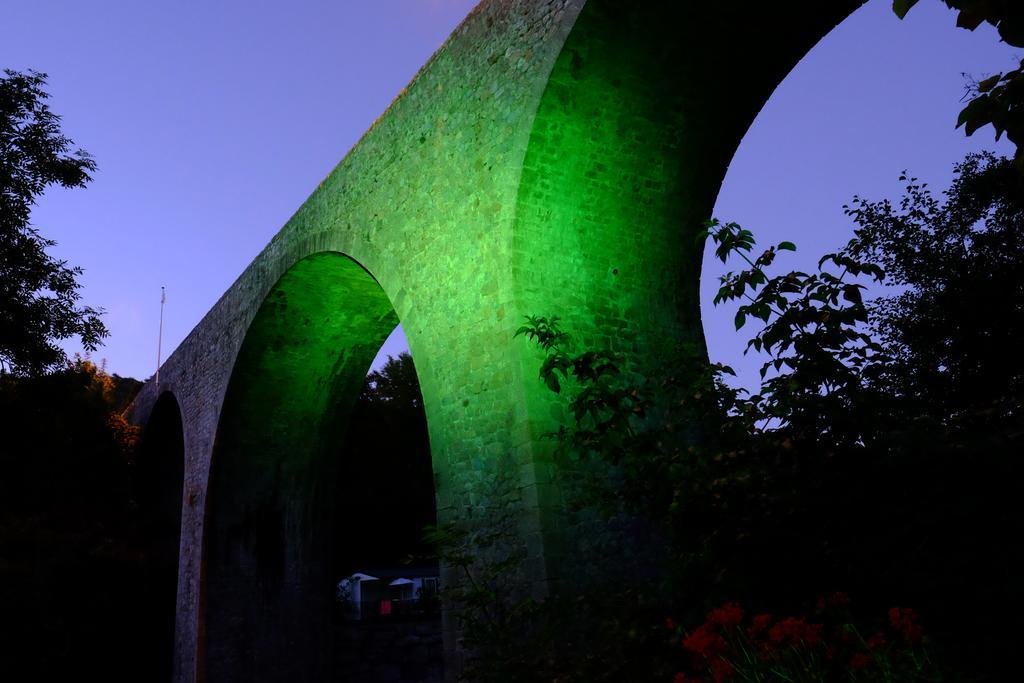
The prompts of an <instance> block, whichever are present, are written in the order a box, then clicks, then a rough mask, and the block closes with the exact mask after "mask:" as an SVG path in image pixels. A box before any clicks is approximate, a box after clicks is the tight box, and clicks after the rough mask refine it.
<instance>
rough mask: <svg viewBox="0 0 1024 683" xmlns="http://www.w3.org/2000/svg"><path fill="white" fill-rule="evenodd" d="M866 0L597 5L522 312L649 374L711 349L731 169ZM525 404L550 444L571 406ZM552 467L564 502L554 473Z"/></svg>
mask: <svg viewBox="0 0 1024 683" xmlns="http://www.w3.org/2000/svg"><path fill="white" fill-rule="evenodd" d="M862 2H863V0H837V1H836V2H831V3H820V2H814V1H813V0H801V1H798V2H793V3H783V4H782V5H780V4H779V3H743V2H723V3H702V2H656V1H653V0H646V1H643V2H630V3H625V2H617V1H616V0H587V2H586V3H585V4H584V5H583V6H582V8H581V9H580V11H579V14H578V16H577V17H576V18H575V21H574V22H573V23H572V26H571V30H570V31H569V33H568V35H567V37H566V39H565V42H564V44H563V45H562V46H561V49H560V51H559V53H558V56H557V58H556V59H555V60H554V62H553V65H552V67H551V72H550V75H549V76H548V78H547V80H546V83H545V86H544V90H543V94H542V95H541V97H540V99H539V101H538V104H537V110H536V114H535V117H534V120H533V122H532V126H531V130H530V136H529V142H528V146H527V148H526V153H525V157H524V160H523V166H522V174H521V177H520V180H519V184H518V187H517V199H516V213H515V217H514V221H513V225H512V243H513V247H512V263H511V266H512V269H513V283H514V285H513V286H514V298H515V303H516V308H517V310H518V311H519V312H520V313H522V314H527V315H529V314H532V315H548V316H550V315H557V316H560V317H561V318H562V323H563V327H564V328H565V329H566V330H567V331H569V332H570V333H571V334H572V335H573V336H574V337H575V339H576V340H577V341H578V342H579V343H580V344H581V346H583V347H586V348H605V349H610V350H612V351H615V352H623V353H625V354H626V357H627V358H628V359H633V367H632V368H631V369H633V370H635V371H638V372H644V371H651V370H652V369H654V368H657V367H658V364H659V363H660V362H662V361H664V360H667V359H669V358H672V357H673V354H676V353H677V352H678V350H679V348H678V345H679V344H680V343H682V344H686V345H690V346H691V347H693V348H694V349H695V350H696V351H697V355H698V357H699V356H701V355H706V348H705V340H704V333H703V328H702V325H701V318H700V287H699V285H700V277H701V265H702V259H703V243H698V242H697V240H696V235H697V234H698V232H699V231H701V230H702V229H703V222H704V220H706V219H707V218H710V217H711V210H712V208H713V206H714V202H715V198H716V196H717V194H718V190H719V188H720V187H721V184H722V181H723V179H724V177H725V172H726V170H727V168H728V164H729V160H730V159H731V158H732V156H733V154H734V153H735V151H736V149H737V147H738V146H739V143H740V140H741V139H742V137H743V135H744V134H745V133H746V131H747V129H748V128H749V127H750V125H751V124H752V122H753V120H754V117H755V116H756V115H757V113H758V111H760V109H761V107H762V106H763V104H764V103H765V102H766V101H767V100H768V98H769V97H770V95H771V93H772V92H773V91H774V89H775V88H776V86H777V85H778V84H779V83H781V82H782V80H783V79H784V78H785V76H786V75H787V74H788V73H789V71H790V70H791V69H792V68H793V67H794V66H795V65H796V63H797V62H798V61H799V59H800V58H802V57H803V56H804V55H805V54H806V53H807V52H809V51H810V49H811V48H812V47H813V46H814V45H815V44H816V43H817V42H818V40H820V39H821V38H822V37H823V36H824V35H825V34H826V33H827V32H828V31H829V30H831V29H832V28H833V27H835V26H836V25H838V24H839V23H840V22H841V21H842V20H843V19H844V18H845V17H846V16H848V15H849V14H850V13H851V12H852V11H853V10H855V9H856V8H857V7H858V6H860V5H861V4H862ZM522 358H523V368H524V369H523V376H524V377H526V378H529V377H531V376H534V375H535V373H536V369H535V368H536V367H537V356H536V354H535V353H534V352H532V351H526V352H525V353H524V355H523V356H522ZM525 396H526V400H527V401H528V403H529V413H530V414H531V415H536V416H538V417H539V418H540V419H537V420H535V421H533V422H532V423H531V425H532V426H533V427H534V431H533V432H532V435H531V436H532V438H533V440H534V441H538V440H539V438H540V434H541V433H543V432H544V431H549V430H551V429H553V428H554V424H555V420H556V419H559V418H558V417H557V416H559V415H560V414H561V411H560V406H559V401H560V399H559V398H558V397H556V396H554V395H553V394H551V393H550V392H546V391H543V390H540V389H539V387H534V388H533V389H531V388H529V387H527V391H526V392H525ZM552 418H554V419H552ZM541 458H543V454H541ZM539 469H540V471H541V472H542V474H541V475H539V477H540V478H541V479H542V483H543V485H545V486H546V487H548V488H549V489H550V490H551V493H550V494H549V495H548V498H549V499H557V479H558V473H557V472H556V471H555V468H554V466H553V465H552V464H550V463H544V462H541V463H540V464H539ZM542 514H543V515H544V516H545V518H546V519H545V520H544V522H543V524H542V526H543V528H544V530H545V531H544V534H545V539H546V563H547V575H548V576H549V577H551V578H557V576H558V574H559V568H558V566H559V565H560V564H561V563H562V562H561V559H560V557H559V555H560V553H559V548H561V547H562V545H563V544H562V541H561V540H560V539H559V533H561V531H559V529H560V525H559V523H558V520H557V516H558V511H557V508H549V509H547V510H542Z"/></svg>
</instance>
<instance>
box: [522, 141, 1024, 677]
mask: <svg viewBox="0 0 1024 683" xmlns="http://www.w3.org/2000/svg"><path fill="white" fill-rule="evenodd" d="M956 171H957V179H956V181H955V182H954V184H953V187H952V188H951V189H950V190H949V192H948V193H947V197H946V202H945V203H939V202H934V201H931V200H930V198H929V195H928V193H927V192H926V191H925V190H924V189H923V187H922V186H920V185H919V184H917V183H916V181H913V180H910V181H909V182H908V186H907V195H906V197H905V198H904V200H903V202H902V203H901V205H900V206H901V208H900V210H899V211H896V210H894V209H892V207H889V205H888V204H887V203H885V202H880V203H871V202H867V201H865V200H862V199H860V198H856V199H855V200H854V202H853V204H852V205H851V207H848V209H847V212H848V214H849V215H850V216H851V217H852V218H853V220H854V222H855V223H856V224H857V230H856V232H855V235H854V237H853V239H852V240H850V242H849V243H848V244H847V245H846V246H844V247H843V248H842V249H841V250H839V251H838V252H836V253H834V254H829V255H826V256H825V257H823V258H822V259H820V261H819V264H818V269H817V271H816V272H813V273H803V272H799V271H790V272H785V271H784V272H783V273H781V274H772V272H771V269H772V267H773V266H774V264H775V261H776V258H777V256H778V254H779V253H780V252H782V251H787V250H791V249H792V248H793V245H792V244H790V243H782V244H780V245H776V246H774V247H772V248H769V249H767V250H765V251H763V252H761V253H760V255H758V256H756V257H755V256H753V254H756V253H757V252H756V251H755V243H754V239H753V235H752V233H750V232H749V231H747V230H745V229H743V228H741V227H740V226H737V225H735V224H724V225H723V224H721V223H719V222H716V221H712V222H710V223H709V225H708V232H707V235H708V236H709V237H711V238H712V239H714V240H715V242H716V246H717V249H716V252H717V254H718V256H719V257H720V258H722V259H723V260H728V259H729V258H731V257H739V258H741V259H742V260H743V261H744V263H745V266H746V267H745V268H744V269H743V270H741V271H738V272H733V273H727V274H726V275H724V276H723V277H722V283H721V288H720V291H719V294H718V297H717V301H718V302H719V303H721V302H729V301H738V302H740V303H739V307H738V308H739V310H738V315H737V327H744V326H746V325H748V324H750V322H751V321H757V322H758V323H759V324H758V329H757V331H756V332H755V333H754V337H753V338H752V339H751V341H750V348H755V349H759V350H762V351H764V352H766V353H767V354H768V356H769V360H768V362H767V363H766V364H765V366H764V373H763V383H762V387H761V390H760V391H759V392H758V393H757V394H754V395H750V396H748V395H746V394H745V393H744V392H743V391H740V390H736V389H733V388H730V387H729V386H728V384H727V382H726V381H725V379H726V377H727V376H728V375H729V374H730V372H731V371H730V369H729V368H726V367H724V366H720V365H716V364H707V363H706V362H702V360H701V359H700V358H699V356H698V355H697V354H696V352H695V351H693V350H692V349H685V348H684V349H681V351H680V354H679V356H678V357H677V358H675V359H674V363H673V365H672V366H670V367H668V368H666V369H664V370H663V371H660V372H657V371H656V372H650V373H648V375H647V378H646V379H644V378H639V379H637V378H636V375H635V373H634V372H632V371H631V369H630V367H629V363H630V361H629V359H627V358H622V357H616V356H612V355H610V354H607V353H604V352H600V351H589V350H585V351H582V352H577V351H575V350H574V349H573V348H572V339H571V337H570V336H569V334H568V333H566V332H565V331H563V330H562V329H561V328H560V327H559V325H558V321H557V319H553V318H552V319H549V318H543V317H534V318H530V319H528V320H527V321H526V325H525V326H524V328H523V329H521V330H520V331H519V334H520V335H522V336H526V337H528V338H530V339H533V340H534V341H536V342H537V343H539V344H541V345H542V348H543V349H544V350H545V351H546V352H547V360H546V361H545V362H544V363H543V365H542V369H541V375H542V381H544V382H545V384H547V385H548V386H549V387H550V388H552V389H553V390H554V389H556V388H557V390H558V391H559V393H561V394H563V395H565V396H566V400H567V402H568V405H569V406H570V408H571V413H570V414H571V416H572V421H571V422H570V423H569V424H566V425H563V426H562V428H561V429H560V431H559V432H558V434H557V435H555V438H556V443H557V449H556V450H557V453H556V457H557V460H558V462H559V466H560V467H561V468H562V470H563V474H562V476H561V479H562V480H563V481H568V482H570V484H569V486H568V488H569V490H568V493H566V498H567V500H568V501H569V513H570V519H573V520H575V521H572V522H570V524H576V525H577V526H576V527H575V529H577V530H578V532H579V533H578V536H579V537H580V538H581V539H584V540H581V541H579V545H578V546H576V547H574V548H573V552H572V553H569V554H570V555H573V554H575V555H576V556H577V557H578V563H579V564H580V565H587V564H588V563H590V564H591V565H592V566H600V567H601V568H602V569H603V570H604V569H608V568H609V564H610V563H608V562H607V561H606V560H605V558H607V557H615V558H617V559H616V562H615V563H611V564H612V566H611V568H610V570H609V571H610V573H611V574H612V575H613V576H616V575H618V574H617V572H619V571H620V570H622V571H623V573H624V574H628V573H629V572H631V571H633V569H634V567H635V566H641V567H645V568H646V571H645V573H643V574H636V575H634V577H640V578H635V579H634V581H633V582H632V583H629V582H627V583H626V584H622V583H619V582H617V581H615V580H609V581H606V582H605V583H603V584H602V583H601V582H600V580H596V581H593V582H591V583H590V584H588V585H587V586H585V587H584V588H583V589H582V600H583V601H582V602H578V600H579V597H577V598H575V599H576V600H577V602H573V603H571V604H572V605H573V606H574V607H576V606H579V605H582V604H585V605H587V607H586V608H579V611H581V612H583V613H585V614H586V615H588V617H589V618H588V621H589V622H590V623H591V625H592V626H591V631H590V632H589V633H588V636H589V637H590V641H589V642H590V643H591V644H592V645H593V646H592V647H590V648H589V649H588V648H582V647H581V648H575V649H574V646H573V645H572V643H577V642H579V638H578V637H576V636H574V635H572V634H573V631H572V629H573V627H572V626H571V625H564V626H563V625H561V622H559V619H561V618H562V617H561V615H562V614H564V613H565V611H566V609H565V605H566V604H570V603H569V596H568V595H556V596H553V599H552V600H549V601H548V602H547V603H545V605H544V609H543V610H541V612H540V613H539V614H540V616H541V618H542V619H544V620H547V623H559V624H560V625H559V627H558V628H556V629H554V631H555V632H557V633H559V634H563V633H564V634H566V635H565V636H564V637H563V638H561V639H560V642H563V643H564V642H565V641H568V643H569V644H567V645H564V646H563V648H562V649H561V650H560V651H559V654H560V656H559V661H560V662H561V663H562V664H563V667H562V668H559V669H557V670H556V671H555V672H554V673H552V674H551V676H550V678H552V679H555V678H558V679H559V680H563V679H564V680H582V679H583V678H587V679H588V680H645V679H648V680H649V679H652V678H657V677H660V676H662V675H665V674H664V672H665V671H666V669H667V668H668V667H670V663H671V662H672V661H673V660H672V657H673V656H674V655H673V654H672V653H666V652H665V651H664V650H659V649H658V648H657V647H656V646H655V645H654V644H652V643H651V642H650V640H647V641H646V642H642V641H644V640H645V639H649V638H650V635H649V634H650V630H649V628H646V627H645V626H644V625H643V624H644V623H646V624H647V625H648V626H649V625H650V624H652V623H653V621H654V620H655V619H656V618H657V617H654V616H652V615H653V614H654V612H655V610H654V609H653V608H654V607H655V606H656V605H657V606H660V607H661V609H662V610H667V611H668V613H671V614H675V615H677V617H678V618H679V620H680V623H682V624H693V625H696V624H697V623H698V622H697V619H698V617H699V615H700V614H701V612H700V609H701V606H704V607H705V608H707V607H710V606H711V605H713V604H716V603H717V604H721V603H722V602H725V601H730V600H742V601H744V602H745V603H747V604H750V605H752V606H753V607H754V608H755V609H756V610H758V611H772V612H774V613H787V612H788V613H791V614H792V613H799V612H801V611H804V610H806V609H807V607H808V604H807V602H806V600H807V595H808V593H809V592H818V593H827V592H829V591H832V590H835V587H837V586H842V587H845V588H848V589H849V590H850V592H851V594H855V595H857V596H858V597H859V599H860V600H861V601H862V602H863V603H864V604H865V605H867V606H868V607H869V608H870V609H872V610H876V609H877V610H881V609H883V608H885V607H886V603H888V604H889V605H891V604H893V603H900V602H902V603H904V604H906V603H907V602H911V603H914V604H917V605H919V606H920V608H921V611H922V614H923V615H924V616H925V617H926V618H927V619H928V621H929V623H932V624H933V626H934V628H933V633H934V638H935V642H936V643H938V645H939V646H941V651H942V652H943V655H944V657H943V658H944V659H948V660H949V661H950V662H951V663H952V664H954V665H956V666H957V667H958V668H960V669H962V670H968V671H971V672H972V674H973V675H975V676H977V678H979V679H981V680H985V679H987V677H992V676H995V677H996V678H997V679H998V676H999V675H1001V673H998V672H1005V671H1009V670H1011V667H1012V665H1013V663H1012V661H1010V659H1008V658H1007V656H1006V654H1005V653H1006V652H1010V651H1012V644H1011V643H1010V642H1008V640H1007V637H1008V636H1007V635H1006V634H1009V633H1011V632H1012V630H1013V627H1012V624H1011V619H1010V617H1009V616H1008V615H1009V614H1014V613H1016V611H1017V609H1018V608H1019V607H1022V606H1024V595H1022V594H1021V591H1020V589H1019V588H1017V587H1016V586H1015V585H1014V583H1013V582H1012V580H1011V579H1010V578H1008V577H1011V576H1013V572H1014V570H1013V569H1012V567H1014V566H1016V565H1017V563H1019V562H1020V561H1022V560H1024V557H1022V556H1021V555H1022V554H1021V552H1020V549H1018V548H1016V547H1014V546H1009V547H1008V546H1006V544H1005V542H1004V541H1003V540H1002V539H1006V538H1015V537H1017V536H1019V535H1021V534H1024V523H1022V516H1021V515H1020V514H1019V512H1017V511H1015V510H1014V509H1013V505H1012V502H1011V501H1012V500H1013V499H1014V493H1013V491H1014V490H1015V489H1016V488H1017V487H1018V486H1020V485H1021V484H1022V483H1024V477H1022V474H1024V472H1022V468H1021V467H1020V466H1019V465H1018V464H1017V459H1016V458H1014V457H1013V455H1014V454H1015V453H1016V451H1017V450H1019V448H1020V445H1021V444H1020V442H1021V434H1022V433H1024V432H1022V430H1021V424H1020V423H1021V419H1020V411H1019V408H1017V407H1016V406H1018V405H1019V398H1020V388H1019V384H1018V383H1017V380H1016V379H1014V378H1015V377H1017V374H1016V369H1015V368H1016V367H1019V364H1017V365H1016V366H1014V368H1008V367H1007V365H1008V362H1009V361H1008V359H1011V358H1013V357H1014V355H1013V353H1012V350H1011V349H1009V348H1007V349H1006V350H1004V351H999V352H996V351H994V349H995V348H996V347H995V346H993V344H994V343H996V342H994V341H993V340H998V343H1000V344H1004V343H1005V344H1010V343H1012V340H1013V339H1014V338H1016V337H1015V336H1014V335H1015V332H1014V330H1016V329H1018V328H1017V326H1018V324H1019V323H1018V322H1017V320H1018V319H1019V316H1020V311H1021V308H1020V307H1019V306H1018V304H1017V303H1016V302H1017V299H1018V298H1019V283H1018V282H1016V279H1015V278H1014V273H1015V272H1016V268H1017V264H1018V263H1019V259H1018V256H1017V255H1016V251H1015V250H1016V249H1018V246H1017V245H1018V244H1019V242H1017V241H1016V240H1017V239H1018V237H1017V236H1019V235H1020V234H1021V223H1020V221H1019V218H1018V217H1019V208H1018V207H1019V199H1017V195H1013V194H1012V185H1011V184H1009V183H1003V180H1004V179H1005V178H1006V176H1005V175H1003V172H1004V171H1005V173H1006V174H1011V173H1012V172H1013V171H1012V167H1011V166H1010V162H1009V161H1007V160H996V159H994V158H991V157H988V156H978V157H969V158H968V159H967V160H965V162H964V163H962V164H960V165H959V166H958V167H957V169H956ZM929 202H931V203H929ZM957 245H959V247H958V246H957ZM886 270H888V271H890V272H892V273H893V278H894V280H895V282H896V283H897V284H898V285H899V286H901V288H902V290H901V291H899V292H897V293H896V294H894V295H892V296H891V297H887V298H882V299H880V300H876V301H867V300H865V297H864V295H863V289H864V286H865V285H866V284H867V283H868V282H879V281H882V280H883V277H884V275H885V271H886ZM967 292H970V293H971V295H970V296H971V298H969V299H968V301H967V302H962V301H961V298H962V297H964V296H966V293H967ZM947 300H948V305H947V303H946V302H947ZM997 301H998V302H1000V304H1002V302H1004V301H1005V302H1007V306H1006V307H1005V308H1004V309H1003V310H1002V312H1001V313H1000V314H999V315H993V314H992V310H993V309H992V308H991V304H992V303H995V302H997ZM914 321H919V323H915V324H911V323H913V322H914ZM934 321H940V323H941V324H935V322H934ZM926 323H927V324H926ZM975 331H977V338H976V339H975V335H974V333H975ZM950 339H956V340H961V341H956V342H953V341H947V340H950ZM972 340H973V341H972ZM1002 340H1006V341H1005V342H1003V341H1002ZM1000 348H1001V347H1000ZM1000 353H1002V354H1004V355H999V354H1000ZM942 354H946V355H944V356H943V355H942ZM937 355H938V356H941V357H944V358H948V359H949V363H950V364H949V365H943V366H935V365H934V364H933V363H934V360H933V359H934V358H935V357H938V356H937ZM961 366H964V367H965V368H966V370H959V369H958V368H960V367H961ZM929 373H931V375H937V376H939V377H940V378H941V379H942V380H943V381H945V382H947V388H946V389H945V390H943V391H937V392H936V391H931V390H928V389H922V388H921V386H919V384H920V383H922V382H931V381H932V380H930V379H929V377H930V376H931V375H930V374H929ZM1000 373H1001V374H1002V376H1001V377H1000ZM552 376H554V377H552ZM974 376H977V377H989V376H991V377H992V381H991V384H989V383H988V382H986V381H977V382H973V384H971V388H970V390H968V388H967V386H965V385H966V384H968V383H969V381H970V380H969V378H970V377H974ZM997 380H998V381H997ZM925 386H926V387H928V386H932V385H931V384H926V385H925ZM957 397H959V398H957ZM961 399H963V400H961ZM1015 401H1016V403H1015ZM993 402H995V403H996V404H998V405H999V406H1001V408H1000V409H999V410H998V411H997V410H993V409H992V408H991V407H992V406H993V405H994V403H993ZM962 406H967V407H962ZM968 414H971V415H978V414H981V415H982V416H983V417H985V419H984V420H980V419H974V420H965V419H963V416H965V415H968ZM572 515H575V517H573V516H572ZM581 520H583V521H584V522H585V521H586V520H590V522H591V523H590V525H589V526H586V525H585V524H584V525H582V526H581V525H580V524H581ZM609 549H614V550H613V551H612V552H614V554H609ZM618 558H631V559H632V560H633V562H634V563H635V564H630V563H629V562H625V561H622V560H620V559H618ZM753 568H756V570H754V569H753ZM626 569H628V570H629V571H626ZM997 577H1001V578H997ZM638 583H639V584H640V585H641V586H646V587H648V588H647V589H646V590H644V589H643V588H636V586H637V584H638ZM623 585H626V586H631V587H630V588H624V587H623ZM559 605H561V607H559ZM1007 607H1009V608H1008V609H1007ZM662 614H664V612H662ZM535 618H536V617H535ZM975 619H984V620H987V621H988V622H990V623H992V624H999V626H998V627H996V628H994V629H993V630H994V631H997V633H995V634H992V633H989V634H988V635H987V637H986V638H984V639H980V638H979V637H978V635H977V634H976V633H974V632H973V631H972V630H971V629H970V628H969V626H968V625H969V624H970V623H972V620H975ZM595 622H596V623H598V624H599V626H593V624H594V623H595ZM531 628H532V629H534V630H536V629H537V627H536V626H532V627H531ZM549 628H553V627H549ZM637 634H640V635H637ZM616 643H617V644H618V645H615V644H616ZM623 643H626V644H627V645H626V646H625V647H624V646H622V644H623ZM566 650H568V651H569V655H571V656H568V655H567V654H566ZM626 652H631V653H632V654H633V655H634V656H632V657H630V656H628V655H627V654H626ZM641 652H642V653H645V654H646V658H640V659H638V657H637V656H636V655H637V654H638V653H641ZM676 654H678V653H676ZM623 661H627V662H631V663H632V665H633V666H634V669H633V670H632V671H628V670H627V671H623V670H622V668H621V662H623ZM637 661H644V662H646V664H645V665H644V666H643V667H642V668H640V669H637V668H635V667H636V662H637ZM617 662H618V668H617V664H616V663H617ZM588 665H590V667H591V668H588ZM537 666H538V667H539V666H540V664H537ZM878 666H881V664H879V665H878ZM887 666H888V665H887ZM538 670H539V669H538ZM582 671H586V672H587V673H586V674H580V673H579V672H582ZM570 672H573V673H570ZM876 673H877V672H876ZM751 680H757V679H756V678H754V679H751ZM903 680H906V679H905V678H904V679H903Z"/></svg>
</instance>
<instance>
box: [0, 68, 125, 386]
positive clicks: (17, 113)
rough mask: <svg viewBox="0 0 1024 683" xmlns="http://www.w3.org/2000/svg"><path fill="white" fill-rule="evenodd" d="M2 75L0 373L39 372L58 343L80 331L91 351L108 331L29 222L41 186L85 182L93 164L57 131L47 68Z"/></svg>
mask: <svg viewBox="0 0 1024 683" xmlns="http://www.w3.org/2000/svg"><path fill="white" fill-rule="evenodd" d="M4 74H5V75H6V77H5V78H2V79H0V373H11V374H18V375H30V374H41V373H43V372H46V371H48V370H51V369H53V368H56V367H59V366H61V365H63V364H64V362H65V361H66V360H67V359H66V355H65V353H64V351H63V350H62V349H61V348H60V347H59V346H58V345H57V342H58V341H60V340H63V339H69V338H72V337H78V338H79V339H80V340H81V342H82V346H83V347H84V348H85V349H86V350H89V351H93V350H95V349H96V348H97V347H98V346H99V344H100V343H101V341H102V339H103V338H104V337H106V336H107V329H106V327H105V326H104V324H103V322H102V321H101V320H100V317H99V316H100V314H101V313H102V311H101V310H98V309H94V308H90V307H88V306H80V305H79V303H78V301H79V299H80V294H79V289H80V287H81V285H80V284H79V282H78V276H80V275H81V274H82V270H81V268H77V267H69V266H68V265H67V262H65V261H59V260H57V259H55V258H53V257H52V256H50V255H49V254H47V253H46V250H47V249H49V248H50V247H52V246H54V244H55V243H54V242H53V240H49V239H46V238H45V237H43V236H42V235H41V234H40V233H39V232H38V231H37V230H36V229H35V228H34V227H33V226H32V225H31V224H30V222H29V214H30V212H31V209H32V206H33V205H34V204H35V202H36V198H37V197H39V196H40V195H41V194H42V193H43V192H44V191H45V190H46V188H48V187H50V186H52V185H60V186H62V187H68V188H72V187H84V186H85V184H86V183H88V182H89V181H90V180H91V179H92V178H91V177H90V175H89V174H90V173H91V172H94V171H95V170H96V163H95V162H94V161H93V160H92V158H91V157H90V156H89V154H88V153H87V152H85V151H83V150H81V149H77V150H75V151H74V152H70V151H69V150H71V148H72V146H73V144H74V143H73V142H72V141H71V140H70V139H68V138H67V137H65V136H64V135H63V134H62V133H61V130H60V117H59V116H58V115H56V114H54V113H53V112H51V111H50V109H49V107H48V106H47V105H46V99H47V98H48V97H49V95H48V94H47V93H46V91H45V90H43V86H44V85H45V84H46V74H43V73H39V72H36V71H29V72H27V73H19V72H16V71H11V70H9V69H5V70H4Z"/></svg>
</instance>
